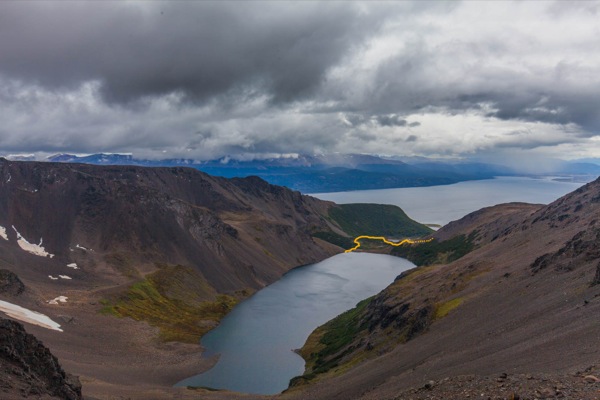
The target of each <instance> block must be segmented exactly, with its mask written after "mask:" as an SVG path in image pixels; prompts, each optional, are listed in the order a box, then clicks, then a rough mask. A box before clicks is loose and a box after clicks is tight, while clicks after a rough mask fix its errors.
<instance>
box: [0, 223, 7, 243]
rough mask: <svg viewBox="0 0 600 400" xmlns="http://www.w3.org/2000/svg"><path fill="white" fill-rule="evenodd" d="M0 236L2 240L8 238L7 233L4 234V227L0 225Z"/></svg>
mask: <svg viewBox="0 0 600 400" xmlns="http://www.w3.org/2000/svg"><path fill="white" fill-rule="evenodd" d="M0 237H1V238H2V239H4V240H8V235H7V234H6V228H5V227H3V226H0Z"/></svg>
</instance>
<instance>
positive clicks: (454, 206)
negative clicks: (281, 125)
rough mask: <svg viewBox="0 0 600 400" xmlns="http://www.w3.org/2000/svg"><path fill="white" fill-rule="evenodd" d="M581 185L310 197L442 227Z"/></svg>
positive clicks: (519, 183) (531, 182)
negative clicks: (374, 207) (396, 212)
mask: <svg viewBox="0 0 600 400" xmlns="http://www.w3.org/2000/svg"><path fill="white" fill-rule="evenodd" d="M582 185H583V183H575V182H560V181H555V180H552V179H550V178H544V179H532V178H521V177H498V178H496V179H485V180H480V181H467V182H459V183H455V184H453V185H444V186H430V187H418V188H401V189H381V190H357V191H353V192H337V193H317V194H313V195H312V196H314V197H317V198H319V199H322V200H331V201H334V202H336V203H339V204H344V203H380V204H394V205H397V206H399V207H401V208H402V209H403V210H404V211H405V212H406V213H407V214H408V216H409V217H411V218H412V219H414V220H416V221H419V222H421V223H424V224H439V225H445V224H447V223H448V222H450V221H454V220H457V219H459V218H462V217H464V216H465V215H467V214H468V213H470V212H473V211H477V210H479V209H481V208H483V207H488V206H493V205H496V204H500V203H509V202H514V201H518V202H524V203H541V204H548V203H551V202H553V201H554V200H556V199H558V198H559V197H561V196H563V195H565V194H567V193H569V192H572V191H573V190H575V189H577V188H578V187H580V186H582Z"/></svg>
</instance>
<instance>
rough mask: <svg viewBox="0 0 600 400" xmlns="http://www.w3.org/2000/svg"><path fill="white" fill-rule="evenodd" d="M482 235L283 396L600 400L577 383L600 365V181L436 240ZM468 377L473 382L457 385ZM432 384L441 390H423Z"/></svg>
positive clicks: (385, 300) (463, 225) (412, 280)
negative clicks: (504, 377)
mask: <svg viewBox="0 0 600 400" xmlns="http://www.w3.org/2000/svg"><path fill="white" fill-rule="evenodd" d="M473 232H475V233H474V235H473V236H474V242H475V244H476V245H475V249H474V250H473V251H471V252H470V253H468V254H466V255H465V256H463V257H462V258H460V259H458V260H457V261H454V262H452V263H450V264H440V265H435V266H430V267H422V268H418V269H417V270H416V271H415V272H413V273H412V274H406V275H405V276H403V277H402V278H401V279H398V280H397V281H396V282H395V283H393V284H392V285H390V287H388V288H387V289H385V290H384V291H383V292H381V293H380V294H379V295H377V296H376V297H375V298H374V300H373V301H371V302H370V303H369V305H368V306H367V307H366V309H365V311H364V313H363V314H362V316H361V319H360V321H359V322H358V326H362V327H363V330H361V331H360V333H358V334H357V335H356V336H354V339H353V340H352V341H351V342H350V343H349V344H348V345H346V346H345V347H344V348H342V349H340V350H339V351H338V352H337V353H336V354H341V355H342V357H341V358H339V365H337V366H336V367H335V368H332V369H331V370H330V371H329V372H327V373H326V374H323V375H318V376H317V377H316V378H315V379H313V380H312V381H311V383H309V384H307V385H302V386H299V387H297V388H293V389H291V390H290V391H289V393H288V394H286V395H285V396H284V397H286V398H293V399H296V398H298V399H305V398H310V399H365V400H366V399H410V398H413V399H426V398H432V399H433V398H436V399H437V398H440V399H441V398H449V399H456V398H466V397H467V394H468V395H469V397H473V396H474V397H477V398H488V397H491V398H510V394H511V393H510V392H509V390H513V392H514V393H516V394H518V395H519V396H520V398H560V396H563V397H565V398H573V399H598V398H600V393H599V392H598V389H600V388H599V387H598V384H597V383H596V382H592V383H585V384H584V383H582V379H583V378H582V377H581V374H579V375H577V376H576V374H577V372H578V371H585V370H586V369H588V371H589V368H590V366H594V365H597V363H598V360H599V359H600V346H599V345H598V343H599V342H600V325H599V323H598V315H600V285H598V284H597V283H598V281H597V276H598V268H599V267H598V263H599V261H600V250H599V249H600V180H598V181H595V182H592V183H590V184H588V185H586V186H584V187H582V188H580V189H578V190H577V191H575V192H573V193H571V194H569V195H567V196H565V197H563V198H561V199H559V200H557V201H555V202H553V203H552V204H550V205H548V206H532V205H523V204H509V205H501V206H496V207H491V208H488V209H484V210H481V211H478V212H476V213H473V214H471V215H469V216H467V217H465V218H463V219H462V220H460V221H457V222H455V223H451V224H449V225H448V226H446V227H444V228H442V229H441V230H440V231H439V232H438V233H437V235H436V236H437V237H439V238H443V239H450V238H452V237H455V236H457V235H460V234H465V235H467V236H468V235H469V234H471V233H473ZM361 324H362V325H361ZM417 328H418V329H417ZM407 332H413V334H412V335H407ZM333 356H335V354H334V355H333ZM333 356H332V357H333ZM592 368H593V367H592ZM504 373H505V374H508V376H509V377H511V378H510V379H509V380H508V381H507V382H508V383H507V386H506V388H505V389H506V390H504V391H500V390H499V389H498V387H496V386H497V385H496V384H497V383H500V382H495V381H494V379H496V378H497V377H498V376H500V374H504ZM465 375H468V376H472V377H473V378H472V379H469V383H468V384H467V383H463V382H462V381H461V380H460V379H459V378H457V377H458V376H465ZM527 375H532V376H534V377H537V378H535V379H533V381H532V382H530V384H529V383H527V382H529V380H528V379H524V378H523V376H527ZM446 378H449V379H448V380H445V379H446ZM538 378H539V379H538ZM544 379H545V380H544ZM429 381H434V383H435V385H434V386H433V389H432V390H430V389H429V388H426V389H425V390H422V389H419V388H422V387H423V385H425V384H427V383H428V382H429ZM440 381H441V382H442V383H441V384H439V385H438V383H439V382H440ZM555 381H556V382H557V383H556V384H555V383H554V382H555ZM569 385H572V386H573V390H571V389H568V390H567V389H564V390H563V389H562V388H560V387H562V386H565V387H566V388H569V387H571V386H569ZM559 386H560V387H559ZM556 387H559V388H558V389H557V388H556ZM407 388H415V389H410V390H407ZM546 389H547V390H546ZM536 390H539V391H543V393H541V394H540V393H538V394H537V395H536ZM544 390H545V391H544ZM551 390H554V392H552V393H550V391H551ZM463 391H464V393H463ZM559 392H560V393H559ZM542 395H543V396H545V397H543V396H542ZM513 398H516V397H513Z"/></svg>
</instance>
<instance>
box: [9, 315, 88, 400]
mask: <svg viewBox="0 0 600 400" xmlns="http://www.w3.org/2000/svg"><path fill="white" fill-rule="evenodd" d="M0 398H2V399H4V400H12V399H22V398H35V399H63V400H79V399H82V398H83V397H82V395H81V384H80V383H79V379H78V378H77V377H75V376H72V375H70V374H68V373H66V372H65V371H64V370H63V369H62V367H61V366H60V364H59V362H58V360H57V359H56V357H54V356H53V355H52V353H50V350H48V348H47V347H45V346H44V345H43V343H42V342H40V341H39V340H37V339H36V338H35V337H34V336H33V335H30V334H28V333H27V332H25V329H24V328H23V325H21V324H20V323H18V322H15V321H11V320H7V319H0Z"/></svg>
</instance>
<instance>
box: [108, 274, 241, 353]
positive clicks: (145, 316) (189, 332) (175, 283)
mask: <svg viewBox="0 0 600 400" xmlns="http://www.w3.org/2000/svg"><path fill="white" fill-rule="evenodd" d="M249 294H250V293H248V292H246V291H243V292H240V293H238V294H237V295H238V296H236V297H233V296H229V295H223V294H220V295H217V294H216V293H215V291H214V289H213V288H212V287H210V286H209V285H208V283H207V282H206V280H205V279H204V277H202V275H200V274H199V273H198V272H196V271H195V270H193V269H191V268H188V267H183V266H161V268H160V269H159V270H158V271H156V272H154V273H152V274H149V275H147V276H146V278H145V279H143V280H141V281H139V282H136V283H135V284H133V285H131V286H130V287H129V288H128V289H127V291H126V292H125V293H123V294H122V295H121V296H119V297H117V298H115V299H112V300H103V301H102V302H101V304H103V305H104V307H103V308H102V310H101V312H102V313H104V314H107V315H114V316H117V317H129V318H133V319H134V320H136V321H146V322H148V323H149V324H150V325H152V326H156V327H158V328H159V329H160V333H159V339H160V340H161V341H164V342H171V341H178V342H186V343H197V342H198V340H199V339H200V337H201V336H202V335H203V334H205V333H206V332H208V331H209V330H210V329H212V328H213V327H214V326H215V325H216V323H217V322H218V321H219V320H220V319H222V318H223V317H224V316H225V315H226V314H227V313H228V312H229V311H231V309H232V308H233V307H234V306H235V305H236V304H237V302H238V301H239V299H240V298H243V297H247V296H248V295H249Z"/></svg>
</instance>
